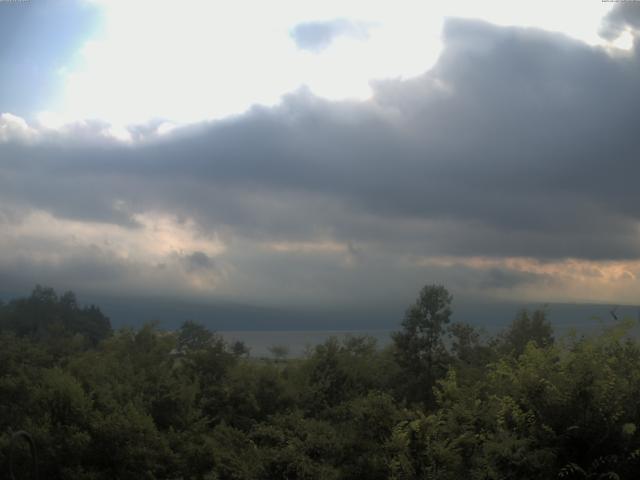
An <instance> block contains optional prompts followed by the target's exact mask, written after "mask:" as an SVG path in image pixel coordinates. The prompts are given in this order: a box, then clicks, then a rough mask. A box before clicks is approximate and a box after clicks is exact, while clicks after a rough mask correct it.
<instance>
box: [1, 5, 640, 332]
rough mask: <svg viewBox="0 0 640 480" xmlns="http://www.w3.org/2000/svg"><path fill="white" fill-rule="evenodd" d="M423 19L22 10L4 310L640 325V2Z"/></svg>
mask: <svg viewBox="0 0 640 480" xmlns="http://www.w3.org/2000/svg"><path fill="white" fill-rule="evenodd" d="M426 3H427V2H422V1H397V2H382V1H380V2H378V1H371V0H368V1H340V2H338V1H335V2H333V1H323V2H309V1H300V0H295V1H294V0H291V1H285V0H283V1H273V2H256V1H245V0H239V1H236V2H210V1H206V2H205V1H181V2H175V1H171V2H169V1H166V2H165V1H161V0H153V1H151V0H149V1H145V0H140V1H118V0H114V1H106V0H64V1H63V0H30V1H28V0H27V1H10V2H9V1H1V0H0V41H1V42H0V292H4V293H15V292H19V293H25V292H28V291H29V290H30V289H31V288H32V287H33V286H34V285H35V284H36V283H39V284H45V285H50V286H52V287H54V288H56V289H57V290H59V291H64V290H69V289H70V290H73V291H75V292H77V293H78V294H80V295H81V296H82V295H86V296H89V297H91V298H94V297H97V296H103V297H110V298H116V299H136V301H138V302H151V303H153V302H156V301H158V299H162V300H163V301H166V300H167V299H172V300H175V301H176V302H186V303H189V302H192V303H193V304H198V305H213V304H233V305H252V306H261V307H265V308H266V307H268V308H273V309H283V308H291V309H296V311H299V312H301V311H308V312H311V311H317V310H318V309H323V308H330V309H335V310H342V311H352V310H354V309H359V311H360V312H365V311H370V312H379V311H385V310H384V309H385V308H388V307H389V306H390V305H393V306H407V305H408V302H411V301H413V300H414V299H415V297H416V295H417V292H418V291H419V289H420V288H421V286H423V285H425V284H429V283H438V284H444V285H445V286H446V287H447V288H448V289H449V290H450V291H451V292H452V293H453V294H454V298H456V299H467V300H474V301H478V302H493V301H495V302H500V301H511V302H539V303H547V302H578V303H579V302H588V303H608V304H612V305H618V304H620V305H624V304H637V303H638V298H639V295H638V293H640V229H639V227H640V209H639V208H638V205H640V188H639V187H638V179H639V178H640V162H639V161H638V158H639V155H640V136H639V135H638V134H637V132H638V125H639V120H640V118H639V117H640V47H638V45H640V43H639V42H640V40H639V39H640V2H638V3H636V2H622V3H613V2H601V1H600V0H576V1H569V0H567V1H563V2H558V1H537V2H498V1H483V2H463V1H451V2H430V4H428V5H427V4H426ZM394 308H395V307H394ZM334 327H335V325H332V328H334Z"/></svg>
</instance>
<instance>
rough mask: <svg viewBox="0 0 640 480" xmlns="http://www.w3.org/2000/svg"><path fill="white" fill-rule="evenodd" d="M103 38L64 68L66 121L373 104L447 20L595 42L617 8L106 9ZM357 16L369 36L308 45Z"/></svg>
mask: <svg viewBox="0 0 640 480" xmlns="http://www.w3.org/2000/svg"><path fill="white" fill-rule="evenodd" d="M97 2H98V3H99V4H101V5H102V8H103V11H104V27H103V32H102V34H101V36H100V38H96V39H94V40H93V41H91V42H89V43H88V44H86V45H85V46H84V47H83V49H82V56H83V58H84V64H83V65H82V66H81V67H79V68H76V69H74V70H70V71H65V73H63V74H64V75H66V93H65V98H64V101H63V102H62V103H63V104H64V105H65V107H64V109H63V110H64V111H61V112H58V117H59V118H63V119H66V120H67V121H73V120H78V119H82V118H100V119H104V120H107V121H108V122H110V123H112V124H118V125H127V124H133V123H143V122H145V121H148V120H149V119H151V118H164V119H167V120H169V121H172V122H176V123H192V122H196V121H200V120H205V119H217V118H223V117H226V116H229V115H234V114H239V113H242V112H244V111H246V110H247V109H248V108H250V107H251V106H252V105H255V104H260V105H265V106H269V105H274V104H276V103H278V102H279V100H280V98H281V96H282V95H283V94H286V93H288V92H291V91H294V90H296V89H298V88H301V87H306V88H309V89H310V90H311V92H312V93H313V94H315V95H318V96H320V97H323V98H326V99H331V100H340V99H347V98H349V99H366V98H368V97H369V96H370V95H371V88H370V82H371V81H372V80H375V79H384V78H399V77H401V78H407V77H412V76H416V75H419V74H421V73H423V72H425V71H426V70H428V69H429V68H430V67H431V66H432V65H433V64H434V62H435V61H436V59H437V57H438V54H439V52H440V49H441V41H440V35H441V31H442V25H443V21H444V19H445V17H447V16H462V17H470V18H471V17H473V18H480V19H486V20H488V21H491V22H495V23H498V24H502V25H527V26H537V27H542V28H549V29H553V30H559V31H564V32H565V33H567V34H568V35H571V36H574V37H576V38H580V39H582V40H583V41H586V42H589V43H598V42H600V43H602V39H601V38H600V37H598V35H597V29H598V25H599V20H600V18H601V17H602V16H603V15H604V14H605V13H606V11H607V9H608V8H609V7H608V6H606V4H601V3H600V2H587V3H585V2H577V1H575V2H574V1H569V2H561V3H559V2H542V3H540V2H535V5H533V4H521V3H518V4H517V5H515V4H514V5H512V4H508V3H507V4H505V3H504V2H497V1H487V2H461V1H458V2H447V3H446V4H443V3H432V4H425V3H424V2H417V1H413V0H405V1H401V2H393V3H391V2H378V1H366V2H365V1H351V2H337V1H327V2H308V1H293V0H285V1H280V2H275V3H274V2H254V1H247V0H244V1H238V2H232V3H228V2H226V3H218V2H208V1H197V0H196V1H189V2H175V1H162V0H160V1H158V0H153V1H150V0H140V1H136V2H128V1H127V2H125V1H118V0H113V1H106V0H105V1H100V0H97ZM336 19H347V20H349V21H354V22H358V23H359V24H361V25H365V26H366V27H367V28H366V35H362V36H359V37H354V36H348V35H345V36H337V37H336V38H335V39H333V41H332V42H330V44H329V45H328V46H327V48H325V49H322V51H318V52H310V51H305V50H303V49H300V48H297V47H296V45H295V42H294V41H293V39H292V37H291V32H292V30H293V28H294V27H295V26H296V25H298V24H300V23H302V22H309V21H316V22H330V21H335V20H336Z"/></svg>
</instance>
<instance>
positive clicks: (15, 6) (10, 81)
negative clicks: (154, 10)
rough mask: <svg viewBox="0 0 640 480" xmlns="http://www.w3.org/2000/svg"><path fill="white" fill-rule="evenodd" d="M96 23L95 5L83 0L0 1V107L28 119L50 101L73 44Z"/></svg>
mask: <svg viewBox="0 0 640 480" xmlns="http://www.w3.org/2000/svg"><path fill="white" fill-rule="evenodd" d="M99 25H100V13H99V11H98V9H97V8H96V6H95V5H91V4H90V3H88V2H85V1H82V0H47V1H27V2H16V1H13V2H7V1H4V2H0V106H1V108H0V112H5V113H6V112H10V113H12V114H14V115H19V116H24V117H29V118H31V117H33V116H34V114H35V113H37V111H38V110H40V109H42V105H45V104H53V105H55V104H56V101H55V98H56V96H57V95H58V94H59V93H60V92H61V91H62V90H63V89H64V81H65V71H66V70H68V69H70V68H73V67H74V66H75V65H76V63H77V62H78V61H79V56H80V55H79V52H78V45H81V44H82V43H83V42H85V41H87V40H88V39H89V38H91V37H92V36H93V35H94V34H95V30H96V28H97V27H98V26H99Z"/></svg>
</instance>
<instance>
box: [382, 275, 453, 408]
mask: <svg viewBox="0 0 640 480" xmlns="http://www.w3.org/2000/svg"><path fill="white" fill-rule="evenodd" d="M452 300H453V296H452V295H451V294H450V293H449V291H448V290H447V289H446V288H445V287H444V286H442V285H425V286H424V287H423V288H422V290H420V294H419V295H418V299H417V300H416V302H415V303H414V304H413V305H412V306H411V307H410V308H409V309H408V310H407V312H406V314H405V318H404V320H403V321H402V328H403V329H402V331H400V332H395V333H394V334H393V335H392V338H393V341H394V344H395V347H396V360H397V361H398V364H399V365H400V366H401V367H402V369H403V370H404V372H405V374H406V375H405V378H404V379H403V380H404V382H405V388H406V390H407V391H406V397H407V399H408V400H410V401H424V402H426V404H427V405H432V403H433V386H434V384H435V381H436V380H437V379H438V378H440V377H441V376H442V375H444V372H445V362H444V360H445V357H446V350H445V347H444V342H443V335H444V332H445V327H446V325H447V324H448V323H449V320H450V317H451V313H452V312H451V302H452Z"/></svg>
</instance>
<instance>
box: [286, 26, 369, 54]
mask: <svg viewBox="0 0 640 480" xmlns="http://www.w3.org/2000/svg"><path fill="white" fill-rule="evenodd" d="M369 28H370V27H369V26H367V25H365V24H362V23H357V22H353V21H350V20H347V19H344V18H339V19H335V20H330V21H324V22H305V23H300V24H298V25H296V26H295V27H294V28H293V30H292V31H291V36H292V37H293V39H294V40H295V42H296V45H298V47H299V48H302V49H303V50H310V51H312V52H319V51H321V50H324V49H325V48H327V47H328V46H329V45H331V42H333V41H334V40H335V39H336V38H338V37H341V36H346V37H352V38H356V39H365V38H367V35H368V33H367V30H368V29H369Z"/></svg>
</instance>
